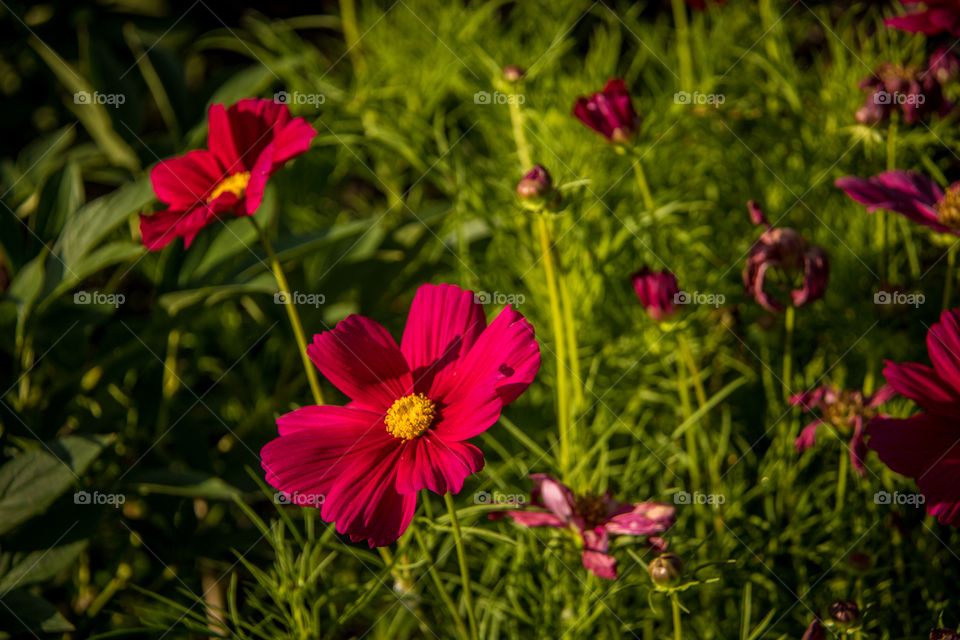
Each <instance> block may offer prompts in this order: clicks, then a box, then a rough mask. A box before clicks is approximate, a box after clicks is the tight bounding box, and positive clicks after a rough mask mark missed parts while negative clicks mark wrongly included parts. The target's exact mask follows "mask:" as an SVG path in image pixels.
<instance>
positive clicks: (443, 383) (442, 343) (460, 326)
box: [400, 284, 487, 398]
mask: <svg viewBox="0 0 960 640" xmlns="http://www.w3.org/2000/svg"><path fill="white" fill-rule="evenodd" d="M486 326H487V319H486V316H484V314H483V305H482V304H479V303H477V302H475V301H474V296H473V293H472V292H470V291H466V290H464V289H461V288H460V287H456V286H453V285H449V284H441V285H429V284H428V285H423V286H422V287H420V288H419V289H417V294H416V295H415V296H414V298H413V303H412V304H411V305H410V314H409V315H408V316H407V325H406V327H405V328H404V331H403V338H402V340H401V341H400V350H401V351H402V352H403V356H404V357H405V358H406V359H407V363H408V365H409V367H410V371H411V372H412V373H413V379H414V388H415V389H416V391H417V392H418V393H425V394H427V396H428V397H431V398H439V397H441V396H443V395H444V394H445V393H446V392H448V391H449V389H450V387H452V386H455V385H456V379H453V378H451V379H446V377H445V376H444V374H445V373H448V372H449V371H450V370H451V369H452V368H453V367H454V365H456V364H457V362H458V361H459V359H460V358H461V357H462V356H463V355H464V354H466V353H467V352H468V351H469V350H470V348H471V347H472V346H473V344H474V343H475V342H476V340H477V338H478V337H479V336H480V334H481V333H482V332H483V330H484V329H485V328H486ZM434 378H439V380H438V381H437V383H438V384H436V385H435V384H434Z"/></svg>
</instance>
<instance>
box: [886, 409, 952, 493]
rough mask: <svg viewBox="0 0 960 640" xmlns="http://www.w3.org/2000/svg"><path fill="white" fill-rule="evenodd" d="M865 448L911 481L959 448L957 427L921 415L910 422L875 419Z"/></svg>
mask: <svg viewBox="0 0 960 640" xmlns="http://www.w3.org/2000/svg"><path fill="white" fill-rule="evenodd" d="M867 434H869V436H870V439H869V441H868V442H867V446H868V447H870V448H871V449H873V450H874V451H876V452H877V455H878V456H880V460H882V461H883V463H884V464H885V465H887V466H888V467H890V468H891V469H893V470H894V471H896V472H897V473H899V474H900V475H904V476H907V477H910V478H919V477H921V476H923V475H924V474H926V473H927V472H928V471H930V470H931V469H932V468H933V467H934V466H935V465H936V464H937V462H938V461H939V460H942V459H944V458H946V457H948V456H950V455H955V454H954V453H952V452H954V451H955V450H956V448H957V445H958V444H960V424H957V423H956V422H955V421H953V420H951V419H945V418H943V417H941V416H937V415H933V414H926V413H921V414H918V415H915V416H913V417H911V418H905V419H900V418H874V419H873V420H871V421H870V424H869V425H867Z"/></svg>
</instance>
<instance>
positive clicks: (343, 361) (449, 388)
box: [261, 284, 540, 547]
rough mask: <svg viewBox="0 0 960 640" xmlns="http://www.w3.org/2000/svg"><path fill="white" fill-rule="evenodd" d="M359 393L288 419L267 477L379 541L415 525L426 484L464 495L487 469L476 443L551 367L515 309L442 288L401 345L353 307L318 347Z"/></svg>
mask: <svg viewBox="0 0 960 640" xmlns="http://www.w3.org/2000/svg"><path fill="white" fill-rule="evenodd" d="M307 353H308V354H309V356H310V359H311V360H313V363H314V364H315V365H316V366H317V368H318V369H320V372H321V373H323V374H324V375H325V376H326V377H327V378H328V379H329V380H330V381H331V382H332V383H333V384H334V385H335V386H336V387H337V388H338V389H340V390H341V391H342V392H343V393H344V394H346V395H347V396H348V397H350V398H351V400H352V401H351V402H350V403H349V404H347V405H346V406H343V407H337V406H330V405H326V406H308V407H303V408H301V409H297V410H296V411H294V412H292V413H288V414H286V415H283V416H280V417H279V418H278V419H277V426H278V427H279V431H280V437H279V438H277V439H276V440H273V441H271V442H268V443H267V444H266V446H264V447H263V450H262V451H261V458H262V461H261V462H262V465H263V468H264V470H265V471H266V472H267V482H268V483H270V484H271V485H272V486H274V487H276V488H277V489H279V490H281V491H283V492H285V493H287V494H292V495H293V496H294V499H293V502H295V503H297V504H308V505H312V506H317V505H318V504H321V503H322V508H321V511H320V516H321V517H322V518H323V519H324V520H326V521H328V522H336V524H337V531H338V532H340V533H346V534H349V535H350V539H351V540H353V541H357V540H362V539H367V540H368V542H369V544H370V546H371V547H375V546H384V545H388V544H390V543H392V542H393V541H395V540H396V539H397V538H398V537H399V536H400V535H401V534H402V533H403V532H404V531H405V530H406V528H407V526H409V524H410V521H411V520H412V519H413V512H414V510H415V508H416V503H417V491H419V490H420V489H424V488H426V489H430V490H431V491H433V492H435V493H438V494H440V495H443V494H445V493H447V492H450V493H457V492H459V491H460V489H461V488H462V487H463V481H464V479H465V478H466V477H467V476H469V475H470V474H472V473H476V472H477V471H479V470H480V469H482V468H483V464H484V460H483V453H482V452H481V451H480V450H479V449H478V448H476V447H475V446H473V445H472V444H468V443H466V442H465V441H466V440H468V439H470V438H473V437H475V436H477V435H479V434H481V433H483V432H484V431H486V430H487V429H488V428H490V426H491V425H493V424H494V423H495V422H496V421H497V420H498V419H499V418H500V412H501V410H502V409H503V407H505V406H506V405H508V404H510V403H511V402H513V401H514V400H516V399H517V397H519V396H520V394H522V393H523V392H524V391H525V390H526V388H527V387H528V386H529V385H530V383H531V382H532V381H533V378H534V376H535V375H536V373H537V370H538V369H539V368H540V347H539V345H538V344H537V341H536V339H535V338H534V334H533V327H532V326H531V325H530V323H529V322H527V321H526V320H525V319H524V317H523V316H522V315H521V314H520V313H519V312H517V311H514V310H513V309H511V308H509V307H507V308H506V309H504V310H503V311H502V312H500V314H499V315H498V316H497V317H496V319H494V320H493V322H491V323H490V324H489V325H487V320H486V317H485V315H484V311H483V305H482V304H480V303H479V302H477V301H476V300H475V297H474V294H473V293H471V292H470V291H465V290H463V289H460V288H459V287H455V286H452V285H447V284H442V285H439V286H434V285H423V286H422V287H420V289H419V290H418V291H417V295H416V297H414V300H413V304H412V305H411V306H410V315H409V317H408V319H407V326H406V329H405V330H404V333H403V340H402V341H401V344H400V346H399V347H398V346H397V343H396V342H394V340H393V337H392V336H391V335H390V334H389V333H387V330H386V329H384V328H383V327H382V326H381V325H380V324H378V323H376V322H374V321H373V320H370V319H368V318H364V317H362V316H357V315H351V316H348V317H347V318H346V319H345V320H343V321H341V322H340V323H339V324H337V326H336V327H335V328H334V329H333V330H332V331H326V332H324V333H321V334H319V335H316V336H314V339H313V344H312V345H310V346H309V347H307Z"/></svg>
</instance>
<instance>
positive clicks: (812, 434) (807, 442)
mask: <svg viewBox="0 0 960 640" xmlns="http://www.w3.org/2000/svg"><path fill="white" fill-rule="evenodd" d="M821 424H823V420H820V419H817V420H814V421H813V422H811V423H810V424H808V425H807V426H805V427H804V428H803V431H801V432H800V435H799V436H797V439H796V440H794V441H793V446H794V447H796V449H797V451H806V450H807V449H809V448H810V447H812V446H813V445H814V444H815V443H816V440H817V427H819V426H820V425H821Z"/></svg>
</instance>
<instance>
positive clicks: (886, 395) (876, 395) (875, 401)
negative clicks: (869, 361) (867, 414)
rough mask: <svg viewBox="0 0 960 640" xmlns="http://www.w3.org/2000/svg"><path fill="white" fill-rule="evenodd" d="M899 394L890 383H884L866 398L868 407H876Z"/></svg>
mask: <svg viewBox="0 0 960 640" xmlns="http://www.w3.org/2000/svg"><path fill="white" fill-rule="evenodd" d="M896 395H897V392H896V390H895V389H894V388H893V387H891V386H890V385H888V384H885V385H883V386H882V387H880V388H879V389H877V390H876V391H874V392H873V395H872V396H870V397H869V398H867V399H866V407H867V408H868V409H876V408H877V407H879V406H880V405H882V404H885V403H886V402H887V401H889V400H890V399H891V398H893V397H894V396H896Z"/></svg>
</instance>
